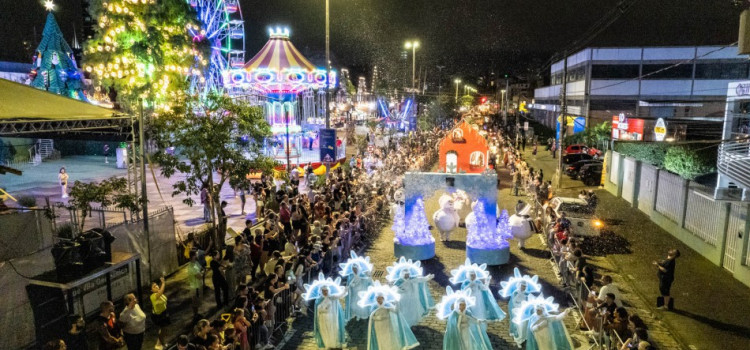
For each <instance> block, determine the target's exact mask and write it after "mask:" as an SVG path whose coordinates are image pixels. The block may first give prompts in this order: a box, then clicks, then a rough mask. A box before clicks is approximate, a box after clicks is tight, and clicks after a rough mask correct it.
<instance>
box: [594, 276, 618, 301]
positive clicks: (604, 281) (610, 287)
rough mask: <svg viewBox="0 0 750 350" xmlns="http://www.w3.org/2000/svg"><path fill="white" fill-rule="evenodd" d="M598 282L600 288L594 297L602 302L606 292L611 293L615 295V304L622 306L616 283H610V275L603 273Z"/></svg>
mask: <svg viewBox="0 0 750 350" xmlns="http://www.w3.org/2000/svg"><path fill="white" fill-rule="evenodd" d="M599 283H600V284H601V285H602V286H601V288H599V296H598V297H597V298H596V299H597V300H599V301H600V302H604V299H605V298H606V296H607V294H609V293H612V294H614V296H615V304H617V307H622V299H621V294H620V290H619V289H618V288H617V286H616V285H614V284H612V276H609V275H604V276H602V278H601V279H600V280H599Z"/></svg>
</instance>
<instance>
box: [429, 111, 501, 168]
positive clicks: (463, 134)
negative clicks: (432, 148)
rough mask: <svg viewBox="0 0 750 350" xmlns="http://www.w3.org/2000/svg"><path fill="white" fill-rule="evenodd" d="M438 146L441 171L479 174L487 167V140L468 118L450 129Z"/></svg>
mask: <svg viewBox="0 0 750 350" xmlns="http://www.w3.org/2000/svg"><path fill="white" fill-rule="evenodd" d="M438 147H439V159H440V163H439V169H440V170H441V171H444V172H447V173H474V174H478V173H481V172H483V171H484V170H485V169H487V166H488V165H487V160H488V159H489V158H488V156H489V154H488V151H489V146H488V145H487V140H486V139H485V138H484V137H482V135H480V134H479V131H478V130H477V129H475V128H474V126H472V125H471V124H469V123H468V122H467V121H466V120H463V121H461V122H460V123H459V124H458V125H456V126H455V127H454V128H453V129H452V130H450V132H448V133H447V134H446V136H445V137H444V138H443V139H442V140H441V141H440V144H439V145H438Z"/></svg>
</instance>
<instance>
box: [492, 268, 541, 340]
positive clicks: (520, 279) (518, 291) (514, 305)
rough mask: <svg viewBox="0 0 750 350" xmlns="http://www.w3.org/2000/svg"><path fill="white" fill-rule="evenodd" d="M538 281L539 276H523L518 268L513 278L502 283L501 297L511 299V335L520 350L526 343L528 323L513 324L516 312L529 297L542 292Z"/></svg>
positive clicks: (514, 270) (509, 310) (515, 269)
mask: <svg viewBox="0 0 750 350" xmlns="http://www.w3.org/2000/svg"><path fill="white" fill-rule="evenodd" d="M538 281H539V276H536V275H534V276H533V277H529V275H523V276H521V271H519V270H518V268H517V267H516V268H514V269H513V276H512V277H511V278H509V279H508V280H507V281H502V282H500V286H501V287H502V288H501V289H500V291H499V294H500V297H502V298H510V299H509V300H508V314H509V316H510V319H511V322H510V335H511V336H512V337H513V340H514V341H515V342H516V345H517V346H518V347H519V348H520V347H521V344H523V342H525V341H526V337H527V333H526V330H527V328H528V321H523V322H521V324H516V323H515V322H512V320H513V319H515V316H514V310H515V309H518V308H520V307H521V304H522V303H523V302H524V301H525V300H527V298H528V296H529V295H533V293H540V292H541V290H542V285H541V284H539V282H538Z"/></svg>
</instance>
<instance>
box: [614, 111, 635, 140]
mask: <svg viewBox="0 0 750 350" xmlns="http://www.w3.org/2000/svg"><path fill="white" fill-rule="evenodd" d="M612 139H613V140H627V141H642V140H643V119H635V118H627V117H625V114H624V113H620V115H616V116H613V117H612Z"/></svg>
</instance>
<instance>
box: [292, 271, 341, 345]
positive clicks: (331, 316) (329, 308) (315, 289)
mask: <svg viewBox="0 0 750 350" xmlns="http://www.w3.org/2000/svg"><path fill="white" fill-rule="evenodd" d="M305 289H306V290H307V292H306V293H304V294H302V297H303V298H305V300H315V310H314V315H315V316H314V322H313V331H314V334H315V342H316V344H317V346H318V349H336V348H342V347H346V330H345V329H344V327H345V326H346V321H345V319H344V311H343V310H342V309H341V303H340V302H339V300H340V299H341V298H343V297H344V296H345V295H346V290H345V289H344V288H343V287H342V286H341V279H339V278H336V280H335V281H334V280H332V279H331V278H330V277H329V278H325V276H323V274H322V273H321V274H320V275H319V276H318V279H317V280H316V281H314V282H313V284H312V285H308V284H306V285H305Z"/></svg>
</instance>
